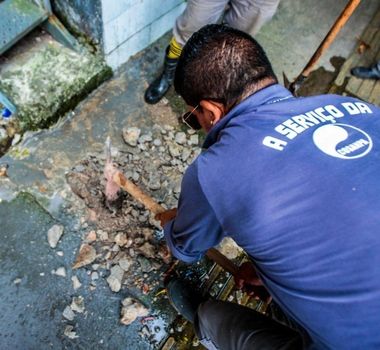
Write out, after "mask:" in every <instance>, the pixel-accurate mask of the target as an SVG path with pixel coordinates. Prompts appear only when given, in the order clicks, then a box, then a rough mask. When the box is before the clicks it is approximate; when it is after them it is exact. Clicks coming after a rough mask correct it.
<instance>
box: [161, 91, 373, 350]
mask: <svg viewBox="0 0 380 350" xmlns="http://www.w3.org/2000/svg"><path fill="white" fill-rule="evenodd" d="M205 148H207V150H206V151H204V152H203V153H202V154H201V155H200V156H199V157H198V158H197V159H196V160H195V161H194V163H193V164H192V165H191V166H190V167H189V168H188V170H187V172H186V173H185V176H184V178H183V182H182V191H181V196H180V200H179V204H178V214H177V217H176V219H175V220H174V221H172V222H170V223H168V224H167V225H166V226H165V236H166V239H167V242H168V245H169V247H170V248H171V250H172V252H173V254H174V256H176V257H177V258H179V259H181V260H183V261H186V262H193V261H196V260H198V259H199V258H201V257H202V255H203V254H204V253H205V251H206V250H207V249H209V248H210V247H213V246H215V245H216V244H218V243H219V242H220V241H221V239H222V238H223V237H224V236H230V237H232V238H233V239H234V240H235V241H236V242H237V243H238V244H239V245H240V246H241V247H242V248H243V249H244V250H245V251H246V252H247V253H248V254H249V255H250V257H251V258H252V260H253V262H254V264H255V266H256V269H257V271H258V273H259V275H260V277H261V278H262V280H263V283H264V284H265V286H266V287H267V288H268V290H269V291H270V293H271V295H272V296H273V298H274V300H275V301H276V302H277V303H278V304H279V305H280V306H281V308H282V309H283V310H284V311H285V312H286V313H287V314H288V315H290V316H291V317H292V318H293V319H295V320H296V321H297V322H298V323H299V324H300V325H301V326H302V327H303V328H304V329H305V330H306V331H307V332H308V333H309V335H310V337H311V339H312V342H313V347H314V348H318V349H355V350H356V349H380V109H379V108H377V107H375V106H373V105H370V104H368V103H364V102H362V101H360V100H357V99H353V98H349V97H342V96H335V95H322V96H314V97H307V98H295V97H293V96H292V95H291V94H290V93H289V91H288V90H286V89H285V88H283V87H282V86H280V85H272V86H270V87H267V88H265V89H263V90H261V91H259V92H257V93H255V94H253V95H252V96H250V97H248V98H247V99H245V100H244V101H243V102H241V103H240V104H239V105H238V106H236V107H235V108H234V109H233V110H231V111H230V112H229V113H228V114H227V115H226V116H225V117H224V118H223V119H221V120H220V121H219V122H218V123H217V124H216V125H215V126H214V127H213V128H212V129H211V131H210V132H209V134H208V135H207V138H206V141H205Z"/></svg>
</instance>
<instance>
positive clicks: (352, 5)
mask: <svg viewBox="0 0 380 350" xmlns="http://www.w3.org/2000/svg"><path fill="white" fill-rule="evenodd" d="M359 4H360V0H350V1H349V2H348V4H347V6H346V7H345V8H344V10H343V11H342V13H341V14H340V16H339V17H338V18H337V20H336V21H335V23H334V25H333V26H332V27H331V29H330V31H329V32H328V33H327V35H326V36H325V38H324V39H323V41H322V42H321V44H320V45H319V47H318V49H317V50H316V51H315V53H314V55H313V56H312V57H311V58H310V60H309V62H308V63H307V64H306V66H305V68H304V69H303V71H302V73H301V74H300V75H302V76H304V77H308V76H309V74H310V72H311V70H312V69H313V67H314V65H315V63H317V61H318V60H319V58H320V57H321V56H322V55H323V53H324V52H325V51H326V50H327V49H328V48H329V46H330V45H331V43H332V42H333V41H334V39H335V37H336V36H337V34H338V33H339V31H340V30H341V29H342V27H343V26H344V25H345V24H346V22H347V21H348V19H349V18H350V17H351V15H352V13H353V12H354V11H355V9H356V8H357V7H358V5H359Z"/></svg>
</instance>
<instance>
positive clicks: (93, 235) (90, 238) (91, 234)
mask: <svg viewBox="0 0 380 350" xmlns="http://www.w3.org/2000/svg"><path fill="white" fill-rule="evenodd" d="M94 241H96V232H95V231H94V230H91V231H90V232H89V233H88V234H87V236H86V242H89V243H91V242H94Z"/></svg>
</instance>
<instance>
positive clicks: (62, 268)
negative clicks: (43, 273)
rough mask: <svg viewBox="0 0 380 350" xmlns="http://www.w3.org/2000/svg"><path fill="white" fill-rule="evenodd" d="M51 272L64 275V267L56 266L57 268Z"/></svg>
mask: <svg viewBox="0 0 380 350" xmlns="http://www.w3.org/2000/svg"><path fill="white" fill-rule="evenodd" d="M52 274H53V275H57V276H60V277H66V269H65V268H64V267H58V269H57V270H53V271H52Z"/></svg>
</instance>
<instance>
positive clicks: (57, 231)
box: [47, 225, 63, 248]
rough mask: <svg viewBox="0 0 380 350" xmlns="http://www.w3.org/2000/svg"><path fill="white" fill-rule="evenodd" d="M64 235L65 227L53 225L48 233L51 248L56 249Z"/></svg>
mask: <svg viewBox="0 0 380 350" xmlns="http://www.w3.org/2000/svg"><path fill="white" fill-rule="evenodd" d="M62 234H63V226H62V225H53V226H52V227H51V228H50V229H49V231H48V233H47V239H48V242H49V245H50V247H51V248H55V247H56V246H57V244H58V242H59V240H60V238H61V236H62Z"/></svg>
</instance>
